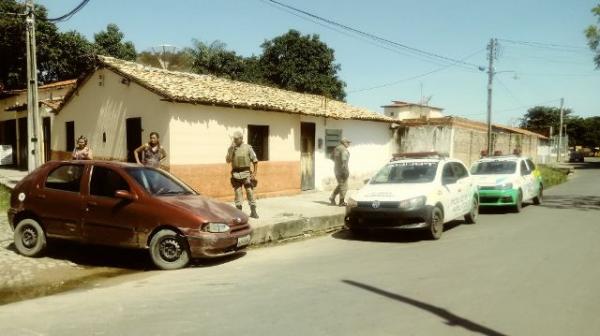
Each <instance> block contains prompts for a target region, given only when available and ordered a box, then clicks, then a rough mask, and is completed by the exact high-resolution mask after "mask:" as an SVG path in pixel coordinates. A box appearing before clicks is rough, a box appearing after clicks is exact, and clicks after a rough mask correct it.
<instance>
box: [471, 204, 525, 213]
mask: <svg viewBox="0 0 600 336" xmlns="http://www.w3.org/2000/svg"><path fill="white" fill-rule="evenodd" d="M531 205H532V204H530V203H523V209H525V208H527V207H528V206H531ZM479 214H481V215H506V214H516V213H515V212H514V210H513V209H512V207H510V206H481V207H479Z"/></svg>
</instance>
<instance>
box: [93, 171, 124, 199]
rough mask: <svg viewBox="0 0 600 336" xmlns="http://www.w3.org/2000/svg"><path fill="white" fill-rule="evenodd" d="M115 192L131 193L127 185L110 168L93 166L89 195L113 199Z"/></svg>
mask: <svg viewBox="0 0 600 336" xmlns="http://www.w3.org/2000/svg"><path fill="white" fill-rule="evenodd" d="M117 190H126V191H131V190H130V188H129V184H128V183H127V181H125V179H124V178H123V177H121V175H119V173H117V172H116V171H114V170H112V169H110V168H106V167H99V166H94V168H93V170H92V178H91V180H90V195H92V196H100V197H111V198H114V197H115V193H116V192H117Z"/></svg>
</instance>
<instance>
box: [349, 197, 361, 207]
mask: <svg viewBox="0 0 600 336" xmlns="http://www.w3.org/2000/svg"><path fill="white" fill-rule="evenodd" d="M357 206H358V202H357V201H356V200H355V199H354V198H352V197H350V198H348V201H346V207H347V208H356V207H357Z"/></svg>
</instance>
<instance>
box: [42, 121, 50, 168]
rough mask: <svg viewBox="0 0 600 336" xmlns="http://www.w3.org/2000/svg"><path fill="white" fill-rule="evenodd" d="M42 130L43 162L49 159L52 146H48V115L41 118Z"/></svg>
mask: <svg viewBox="0 0 600 336" xmlns="http://www.w3.org/2000/svg"><path fill="white" fill-rule="evenodd" d="M42 131H43V133H44V162H48V161H50V160H51V153H52V148H51V147H50V138H51V137H52V133H51V128H50V117H44V118H43V119H42Z"/></svg>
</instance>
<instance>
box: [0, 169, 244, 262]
mask: <svg viewBox="0 0 600 336" xmlns="http://www.w3.org/2000/svg"><path fill="white" fill-rule="evenodd" d="M8 219H9V223H10V226H11V228H12V229H13V231H14V241H15V247H16V249H17V251H19V253H21V254H23V255H26V256H31V257H34V256H38V255H40V254H42V253H43V251H44V248H45V247H46V242H47V238H60V239H69V240H75V241H79V242H83V243H90V244H101V245H111V246H122V247H132V248H146V249H149V252H150V257H151V258H152V261H153V262H154V264H155V265H156V266H157V267H159V268H161V269H177V268H181V267H185V266H186V265H187V264H188V262H189V260H190V259H191V258H199V257H216V256H224V255H229V254H233V253H236V252H238V251H240V250H243V249H244V248H246V247H247V246H248V244H249V243H250V234H251V231H252V229H251V228H250V225H249V224H248V217H247V216H246V215H245V214H244V213H243V212H241V211H239V210H237V209H236V208H234V207H232V206H230V205H228V204H225V203H221V202H217V201H214V200H211V199H209V198H207V197H205V196H201V195H199V194H198V193H197V192H195V191H194V190H193V189H192V188H190V187H188V186H187V185H186V184H185V183H183V182H181V181H180V180H178V179H177V178H176V177H174V176H172V175H170V174H169V173H167V172H165V171H163V170H160V169H154V168H148V167H142V166H139V165H134V164H129V163H122V162H108V161H62V162H60V161H51V162H48V163H46V164H44V165H43V166H41V167H40V168H38V169H36V170H35V171H33V172H32V173H31V174H29V175H27V176H26V177H25V178H24V179H23V180H21V182H19V184H17V185H16V187H15V188H14V189H13V191H12V193H11V199H10V208H9V210H8Z"/></svg>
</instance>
